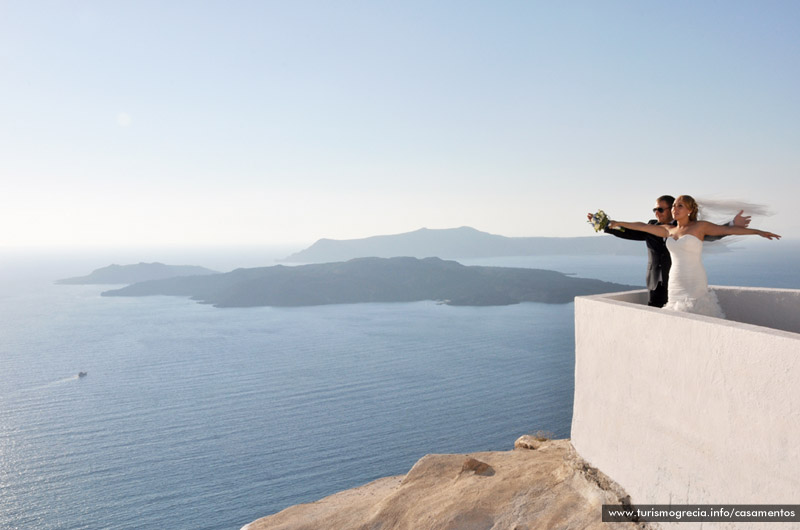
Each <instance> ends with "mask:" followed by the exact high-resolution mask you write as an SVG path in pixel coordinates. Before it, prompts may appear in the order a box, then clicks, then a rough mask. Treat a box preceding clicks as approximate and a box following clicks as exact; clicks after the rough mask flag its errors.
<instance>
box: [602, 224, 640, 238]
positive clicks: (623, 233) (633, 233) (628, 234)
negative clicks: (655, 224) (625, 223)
mask: <svg viewBox="0 0 800 530" xmlns="http://www.w3.org/2000/svg"><path fill="white" fill-rule="evenodd" d="M603 232H605V233H606V234H611V235H612V236H616V237H619V238H620V239H629V240H631V241H644V240H645V239H647V236H648V233H647V232H642V231H640V230H630V229H628V228H626V229H625V230H614V229H612V228H609V227H605V228H603Z"/></svg>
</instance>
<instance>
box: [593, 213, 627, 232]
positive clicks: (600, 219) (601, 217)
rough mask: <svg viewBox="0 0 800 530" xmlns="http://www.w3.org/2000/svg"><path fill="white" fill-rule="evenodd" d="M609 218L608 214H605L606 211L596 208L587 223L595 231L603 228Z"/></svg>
mask: <svg viewBox="0 0 800 530" xmlns="http://www.w3.org/2000/svg"><path fill="white" fill-rule="evenodd" d="M610 220H611V219H609V218H608V215H606V212H604V211H603V210H597V213H595V214H594V215H593V216H592V217H591V219H589V223H590V224H591V225H592V228H594V231H595V232H599V231H600V230H604V229H605V227H607V226H608V223H609V221H610ZM617 230H620V231H623V232H624V231H625V229H624V228H618V229H617Z"/></svg>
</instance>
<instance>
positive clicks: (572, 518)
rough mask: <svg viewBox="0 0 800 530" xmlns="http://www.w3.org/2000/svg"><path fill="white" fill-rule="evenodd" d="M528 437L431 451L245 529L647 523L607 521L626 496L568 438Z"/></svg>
mask: <svg viewBox="0 0 800 530" xmlns="http://www.w3.org/2000/svg"><path fill="white" fill-rule="evenodd" d="M523 438H525V439H524V440H523V439H520V440H518V441H517V444H515V445H516V448H515V449H514V450H513V451H506V452H486V453H473V454H470V455H427V456H425V457H423V458H422V459H421V460H419V461H418V462H417V463H416V464H415V465H414V467H413V468H412V469H411V470H410V471H409V472H408V474H407V475H405V476H397V477H388V478H382V479H379V480H376V481H374V482H371V483H369V484H366V485H364V486H361V487H358V488H354V489H351V490H346V491H342V492H340V493H336V494H334V495H331V496H330V497H326V498H324V499H322V500H319V501H317V502H313V503H309V504H300V505H297V506H292V507H290V508H287V509H285V510H283V511H281V512H279V513H276V514H274V515H270V516H268V517H264V518H262V519H259V520H257V521H254V522H252V523H250V524H248V525H246V526H245V527H244V528H243V529H242V530H301V529H302V530H312V529H314V530H316V529H320V528H330V529H343V528H347V529H362V530H367V529H370V530H371V529H408V530H412V529H413V530H419V529H426V530H470V529H476V530H477V529H481V530H489V529H498V530H499V529H518V530H523V529H534V528H546V529H560V528H564V529H567V528H574V529H596V530H616V529H633V528H646V526H645V525H643V524H636V523H603V522H601V519H600V518H601V505H603V504H617V505H621V504H623V503H626V502H627V496H626V494H625V492H624V491H623V490H622V489H621V488H620V487H619V486H618V485H617V484H615V483H614V482H613V481H611V480H610V479H609V478H608V477H605V476H604V475H603V474H602V473H600V472H599V471H598V470H596V469H594V468H592V467H591V466H589V465H588V464H587V463H586V462H585V461H584V460H583V459H581V458H580V456H579V455H578V454H577V453H576V452H575V449H574V448H573V447H572V444H571V443H570V441H569V440H541V439H538V438H536V437H523ZM533 446H535V447H536V449H529V448H525V447H533Z"/></svg>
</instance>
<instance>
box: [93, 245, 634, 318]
mask: <svg viewBox="0 0 800 530" xmlns="http://www.w3.org/2000/svg"><path fill="white" fill-rule="evenodd" d="M630 289H635V287H634V286H631V285H621V284H617V283H610V282H604V281H600V280H594V279H588V278H575V277H571V276H567V275H565V274H563V273H560V272H556V271H549V270H540V269H523V268H507V267H477V266H465V265H462V264H460V263H458V262H455V261H446V260H442V259H440V258H425V259H417V258H410V257H395V258H358V259H353V260H350V261H346V262H337V263H322V264H311V265H301V266H296V267H287V266H284V265H276V266H273V267H260V268H251V269H236V270H234V271H231V272H228V273H224V274H211V275H204V276H185V277H176V278H169V279H163V280H154V281H147V282H141V283H136V284H133V285H129V286H127V287H124V288H121V289H114V290H110V291H106V292H104V293H103V296H149V295H171V296H188V297H190V298H192V299H194V300H198V301H201V302H203V303H208V304H213V305H215V306H217V307H254V306H284V307H288V306H313V305H325V304H353V303H364V302H416V301H423V300H436V301H440V302H441V303H445V304H450V305H470V306H491V305H510V304H517V303H520V302H544V303H567V302H572V300H573V299H574V297H575V296H580V295H589V294H599V293H607V292H617V291H626V290H630Z"/></svg>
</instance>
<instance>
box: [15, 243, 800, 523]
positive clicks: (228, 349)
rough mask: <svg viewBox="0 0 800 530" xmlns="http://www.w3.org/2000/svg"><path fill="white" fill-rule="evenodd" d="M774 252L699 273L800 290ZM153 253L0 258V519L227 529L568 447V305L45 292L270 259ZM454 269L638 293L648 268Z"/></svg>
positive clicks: (564, 259)
mask: <svg viewBox="0 0 800 530" xmlns="http://www.w3.org/2000/svg"><path fill="white" fill-rule="evenodd" d="M766 243H771V244H772V245H771V246H770V245H765V244H753V245H748V246H742V247H741V248H739V247H737V246H736V245H731V246H732V247H733V248H732V249H726V250H727V251H726V252H719V253H708V255H707V256H706V258H705V262H706V266H707V269H708V274H709V278H710V281H711V283H712V284H719V285H746V286H764V287H781V288H791V289H798V288H800V275H798V273H797V272H796V263H798V259H800V245H798V244H797V243H791V242H789V243H786V244H784V242H780V243H777V244H776V242H766ZM632 244H633V243H632ZM637 244H638V243H637ZM781 245H782V246H781ZM204 252H205V253H204ZM166 254H169V253H168V252H161V254H159V252H158V251H153V250H150V251H148V252H142V253H140V254H138V255H135V254H133V253H129V254H127V255H124V256H122V255H120V254H119V253H118V254H117V255H114V256H111V255H110V254H108V253H105V254H104V253H103V252H100V251H95V252H94V253H86V254H85V255H84V254H80V253H76V252H74V251H70V252H66V251H63V250H61V251H42V250H37V251H36V252H30V251H18V252H16V253H6V254H4V255H3V256H2V261H0V528H4V529H31V528H34V529H134V528H135V529H162V528H180V529H184V528H185V529H188V528H192V529H239V528H241V527H242V526H243V525H245V524H247V523H249V522H251V521H253V520H255V519H258V518H260V517H263V516H266V515H269V514H272V513H275V512H277V511H279V510H281V509H283V508H286V507H287V506H290V505H293V504H297V503H302V502H310V501H314V500H317V499H319V498H322V497H324V496H326V495H330V494H332V493H335V492H337V491H340V490H342V489H346V488H352V487H355V486H359V485H362V484H365V483H367V482H370V481H372V480H375V479H377V478H380V477H384V476H390V475H399V474H403V473H406V472H407V471H408V470H409V469H410V467H411V466H412V465H413V464H414V463H415V462H416V461H417V460H418V459H420V458H421V457H422V456H424V455H426V454H429V453H470V452H476V451H490V450H491V451H495V450H510V449H511V448H512V447H513V443H514V440H515V439H516V438H517V437H519V436H520V435H523V434H527V433H532V432H537V431H544V432H547V433H550V436H553V437H557V438H567V437H569V436H570V423H571V421H572V398H573V391H574V381H573V369H574V323H573V316H574V315H573V310H574V307H573V304H572V303H569V304H538V303H524V304H519V305H512V306H502V307H451V306H448V305H438V304H436V303H435V302H416V303H396V304H352V305H329V306H318V307H303V308H271V307H260V308H226V309H219V308H215V307H212V306H210V305H205V304H200V303H197V302H195V301H192V300H189V299H186V298H179V297H166V296H156V297H143V298H119V297H113V298H105V297H101V296H100V293H101V292H102V291H104V290H106V289H109V288H110V286H93V285H56V284H55V283H54V280H56V279H58V278H63V277H68V276H77V275H84V274H88V273H89V272H90V271H91V270H93V269H94V268H99V267H102V266H105V265H108V264H110V263H111V262H112V261H116V262H117V263H136V262H138V261H155V260H159V261H165V262H168V263H172V264H191V265H204V266H208V267H212V268H215V267H216V268H217V269H218V270H230V269H232V268H234V267H235V266H255V265H262V266H263V265H272V264H274V258H275V257H279V252H278V250H274V251H272V254H274V255H271V254H270V251H265V250H263V249H262V250H260V251H258V252H253V251H249V254H248V253H247V252H245V251H242V253H241V254H240V255H237V254H236V252H235V251H233V250H231V249H227V250H225V251H224V253H223V252H222V251H218V252H217V253H216V254H215V253H213V252H210V251H196V252H194V254H191V255H190V254H186V253H184V254H181V253H179V252H177V251H172V254H169V255H166ZM223 254H224V255H223ZM288 254H289V252H286V253H284V254H283V255H288ZM164 255H166V258H167V259H159V258H160V257H164ZM112 257H113V258H114V259H113V260H112ZM462 262H463V263H464V264H466V265H497V266H514V267H531V268H545V269H551V270H558V271H561V272H564V273H567V274H571V275H575V276H579V277H587V278H599V279H602V280H607V281H614V282H620V283H626V284H633V285H642V284H643V283H644V269H645V264H646V256H645V253H644V246H643V245H642V252H641V254H638V255H631V256H547V257H517V258H493V259H472V260H462ZM79 372H86V374H87V375H86V376H85V377H79V376H78V373H79Z"/></svg>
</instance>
